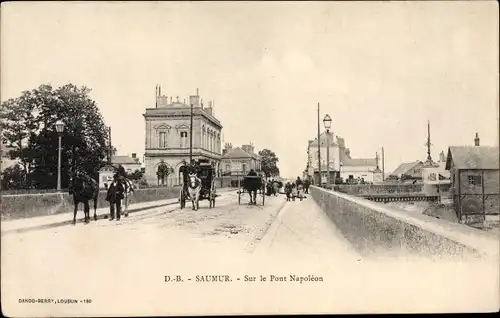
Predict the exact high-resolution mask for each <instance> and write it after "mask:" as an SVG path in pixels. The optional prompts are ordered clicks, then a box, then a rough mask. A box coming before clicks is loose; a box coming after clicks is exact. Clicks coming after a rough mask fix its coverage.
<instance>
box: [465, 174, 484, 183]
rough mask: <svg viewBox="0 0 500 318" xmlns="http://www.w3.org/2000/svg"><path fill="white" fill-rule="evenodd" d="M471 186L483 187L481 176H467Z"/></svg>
mask: <svg viewBox="0 0 500 318" xmlns="http://www.w3.org/2000/svg"><path fill="white" fill-rule="evenodd" d="M467 179H468V181H469V185H481V182H482V179H481V176H480V175H474V176H467Z"/></svg>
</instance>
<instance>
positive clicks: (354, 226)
mask: <svg viewBox="0 0 500 318" xmlns="http://www.w3.org/2000/svg"><path fill="white" fill-rule="evenodd" d="M310 193H311V196H312V198H313V199H314V200H315V202H316V203H317V204H318V205H319V206H320V207H321V209H322V210H323V211H324V212H325V213H326V214H327V215H328V217H329V218H330V219H331V220H332V222H333V223H335V225H336V226H337V228H338V229H339V230H340V231H341V232H342V234H343V235H344V237H345V238H346V239H347V240H348V241H349V242H350V243H351V245H352V246H353V247H354V248H355V249H356V250H357V252H358V253H360V254H361V255H363V256H373V257H384V256H409V255H414V256H426V257H432V258H435V257H444V258H457V257H458V258H464V257H465V258H468V257H477V256H479V255H485V256H488V257H490V256H492V257H495V258H498V250H499V241H498V238H497V237H496V236H495V235H492V234H491V233H486V232H483V231H480V230H477V229H473V228H470V227H468V226H466V225H463V224H454V223H451V222H447V221H444V220H439V219H435V218H432V217H429V216H425V215H413V214H412V215H410V214H409V213H408V212H406V211H404V210H399V209H395V208H389V207H386V206H384V205H383V204H380V203H375V202H370V201H368V200H365V199H362V198H359V197H354V196H352V195H347V194H344V193H339V192H335V191H331V190H325V189H322V188H318V187H316V186H312V187H311V188H310Z"/></svg>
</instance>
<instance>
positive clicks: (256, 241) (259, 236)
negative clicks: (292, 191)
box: [249, 201, 287, 253]
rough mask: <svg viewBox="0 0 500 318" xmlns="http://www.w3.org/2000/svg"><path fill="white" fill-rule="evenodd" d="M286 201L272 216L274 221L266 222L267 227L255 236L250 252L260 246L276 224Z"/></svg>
mask: <svg viewBox="0 0 500 318" xmlns="http://www.w3.org/2000/svg"><path fill="white" fill-rule="evenodd" d="M286 202H287V201H285V202H283V203H281V205H280V206H279V207H278V211H277V212H276V214H275V215H274V217H273V218H272V221H271V222H266V228H265V229H264V231H262V232H261V233H258V234H257V235H255V237H254V238H253V240H252V243H251V246H250V249H249V252H250V253H253V252H254V251H255V249H256V248H257V247H258V245H259V244H260V243H261V242H262V239H263V238H264V237H265V236H266V234H267V232H268V231H269V229H270V228H271V226H272V225H273V224H274V222H275V221H276V219H277V218H278V216H279V214H280V213H281V211H283V208H284V207H285V205H286Z"/></svg>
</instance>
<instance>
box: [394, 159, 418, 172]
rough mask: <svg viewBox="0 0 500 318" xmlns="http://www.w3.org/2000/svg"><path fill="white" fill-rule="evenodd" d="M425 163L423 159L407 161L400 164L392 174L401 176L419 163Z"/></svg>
mask: <svg viewBox="0 0 500 318" xmlns="http://www.w3.org/2000/svg"><path fill="white" fill-rule="evenodd" d="M420 164H423V163H422V161H413V162H405V163H402V164H400V165H399V167H397V168H396V170H394V172H393V173H391V175H393V176H399V175H401V174H406V173H407V172H408V171H409V170H411V169H413V168H415V167H416V166H417V165H420Z"/></svg>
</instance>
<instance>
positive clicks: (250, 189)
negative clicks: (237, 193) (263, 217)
mask: <svg viewBox="0 0 500 318" xmlns="http://www.w3.org/2000/svg"><path fill="white" fill-rule="evenodd" d="M247 176H255V177H257V176H258V175H257V172H255V170H253V169H250V172H249V173H248V174H247ZM250 180H251V181H250ZM250 180H249V184H250V185H251V186H250V187H248V194H249V195H250V204H253V205H255V204H257V200H256V199H257V187H255V186H254V185H256V184H257V182H256V181H257V180H256V179H253V178H252V179H250Z"/></svg>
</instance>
